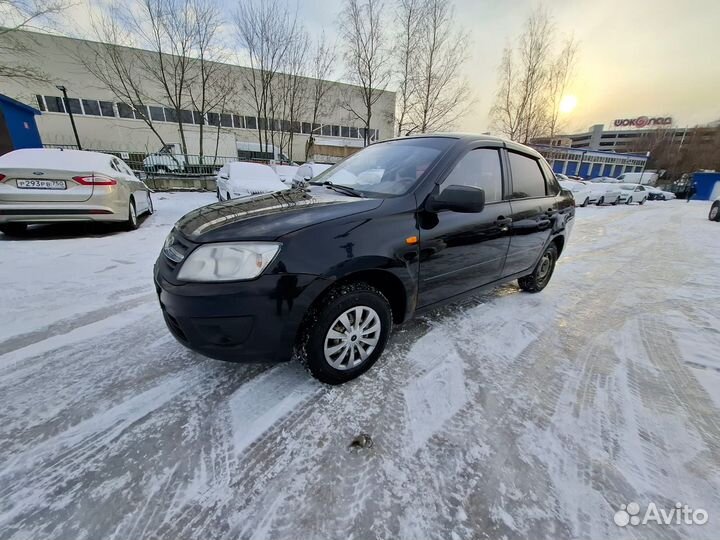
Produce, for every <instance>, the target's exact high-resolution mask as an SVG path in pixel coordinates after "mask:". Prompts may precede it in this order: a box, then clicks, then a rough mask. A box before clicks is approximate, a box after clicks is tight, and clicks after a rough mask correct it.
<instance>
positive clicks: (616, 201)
mask: <svg viewBox="0 0 720 540" xmlns="http://www.w3.org/2000/svg"><path fill="white" fill-rule="evenodd" d="M618 204H620V197H618V198H617V199H615V202H614V203H612V205H613V206H617V205H618Z"/></svg>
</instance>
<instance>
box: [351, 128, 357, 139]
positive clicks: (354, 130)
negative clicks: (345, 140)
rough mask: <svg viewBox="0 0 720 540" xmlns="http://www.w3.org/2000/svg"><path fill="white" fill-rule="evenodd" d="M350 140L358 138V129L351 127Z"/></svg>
mask: <svg viewBox="0 0 720 540" xmlns="http://www.w3.org/2000/svg"><path fill="white" fill-rule="evenodd" d="M350 138H351V139H357V138H358V128H356V127H352V126H351V127H350Z"/></svg>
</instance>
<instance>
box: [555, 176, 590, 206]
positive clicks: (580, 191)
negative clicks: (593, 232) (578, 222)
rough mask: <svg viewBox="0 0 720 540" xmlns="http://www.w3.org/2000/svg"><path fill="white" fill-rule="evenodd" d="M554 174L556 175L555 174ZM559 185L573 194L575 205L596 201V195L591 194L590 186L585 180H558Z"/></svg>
mask: <svg viewBox="0 0 720 540" xmlns="http://www.w3.org/2000/svg"><path fill="white" fill-rule="evenodd" d="M555 176H557V174H556V175H555ZM560 185H561V186H562V187H563V188H565V189H567V190H568V191H570V193H572V194H573V199H574V200H575V206H582V207H585V206H587V205H588V204H590V203H592V202H596V201H597V197H594V196H593V194H592V192H591V190H590V188H589V187H588V186H587V184H585V182H578V181H576V180H560Z"/></svg>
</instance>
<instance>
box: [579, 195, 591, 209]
mask: <svg viewBox="0 0 720 540" xmlns="http://www.w3.org/2000/svg"><path fill="white" fill-rule="evenodd" d="M588 204H590V197H585V200H584V201H583V203H582V204H581V205H580V206H581V207H582V208H585V207H586V206H587V205H588Z"/></svg>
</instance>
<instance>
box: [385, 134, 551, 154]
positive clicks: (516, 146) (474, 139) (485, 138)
mask: <svg viewBox="0 0 720 540" xmlns="http://www.w3.org/2000/svg"><path fill="white" fill-rule="evenodd" d="M432 137H435V138H438V137H441V138H448V139H457V140H460V141H464V142H466V143H481V144H482V143H483V142H488V143H495V144H497V143H502V144H503V145H504V146H505V147H506V148H508V149H510V150H518V151H520V152H524V153H527V154H532V155H533V156H535V157H542V156H541V155H540V153H539V152H538V151H537V150H535V149H534V148H531V147H530V146H526V145H524V144H520V143H518V142H515V141H511V140H510V139H505V138H502V137H495V136H494V135H488V134H486V133H461V132H457V133H455V132H447V133H446V132H440V133H419V134H417V135H407V136H404V137H394V138H392V139H386V140H384V141H380V142H387V141H398V140H404V139H419V138H432Z"/></svg>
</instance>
